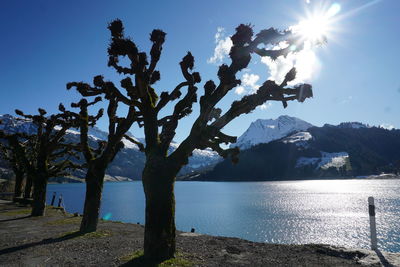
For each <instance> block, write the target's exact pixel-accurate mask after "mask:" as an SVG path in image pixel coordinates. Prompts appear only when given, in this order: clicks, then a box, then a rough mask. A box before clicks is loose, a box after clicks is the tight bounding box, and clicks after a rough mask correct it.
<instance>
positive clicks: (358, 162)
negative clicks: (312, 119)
mask: <svg viewBox="0 0 400 267" xmlns="http://www.w3.org/2000/svg"><path fill="white" fill-rule="evenodd" d="M381 172H384V173H399V172H400V130H396V129H392V130H387V129H383V128H381V127H370V126H366V125H363V124H361V123H343V124H339V125H337V126H334V125H324V126H323V127H310V128H309V129H307V130H306V131H305V130H303V131H298V132H295V133H290V134H289V135H287V136H285V137H283V138H280V139H278V140H274V141H271V142H269V143H264V144H259V145H257V146H253V147H250V148H249V149H245V150H243V151H242V152H241V153H240V155H239V162H238V163H236V164H234V165H233V164H232V162H231V161H230V160H229V159H225V160H223V161H221V162H220V163H218V164H217V165H216V166H215V167H214V168H213V170H211V171H209V172H207V173H205V174H203V175H201V176H199V177H195V179H197V180H211V181H266V180H282V179H285V180H286V179H310V178H324V177H356V176H365V175H377V174H379V173H381Z"/></svg>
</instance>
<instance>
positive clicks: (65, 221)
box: [46, 217, 82, 225]
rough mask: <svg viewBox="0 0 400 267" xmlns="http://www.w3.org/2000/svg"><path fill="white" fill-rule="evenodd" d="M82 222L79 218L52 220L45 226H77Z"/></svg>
mask: <svg viewBox="0 0 400 267" xmlns="http://www.w3.org/2000/svg"><path fill="white" fill-rule="evenodd" d="M81 220H82V218H81V217H67V218H64V219H59V220H54V221H50V222H47V223H46V224H47V225H66V224H77V223H80V221H81Z"/></svg>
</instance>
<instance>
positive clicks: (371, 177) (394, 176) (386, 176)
mask: <svg viewBox="0 0 400 267" xmlns="http://www.w3.org/2000/svg"><path fill="white" fill-rule="evenodd" d="M67 179H71V178H69V177H68V178H67ZM78 179H80V178H76V179H73V180H74V181H75V182H53V181H52V182H49V183H48V184H71V183H79V184H82V183H85V180H84V179H82V180H78ZM396 179H400V175H397V174H392V173H384V174H376V175H375V174H374V175H365V176H341V177H311V178H304V177H298V178H292V179H278V180H246V181H242V180H196V179H182V178H181V177H178V178H177V179H176V182H238V183H243V182H245V183H246V182H288V181H315V180H396ZM136 181H142V180H141V179H130V178H127V177H120V176H119V177H117V178H115V179H112V178H108V179H105V180H104V182H105V183H119V182H136Z"/></svg>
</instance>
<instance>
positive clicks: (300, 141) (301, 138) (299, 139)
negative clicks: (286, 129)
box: [282, 132, 312, 147]
mask: <svg viewBox="0 0 400 267" xmlns="http://www.w3.org/2000/svg"><path fill="white" fill-rule="evenodd" d="M311 139H312V135H311V134H310V133H309V132H298V133H295V134H292V135H290V136H288V137H286V138H284V139H283V140H282V142H283V143H285V144H287V143H294V144H296V146H301V147H307V146H308V144H307V141H308V140H311Z"/></svg>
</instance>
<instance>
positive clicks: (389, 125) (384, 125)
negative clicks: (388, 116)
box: [379, 123, 395, 130]
mask: <svg viewBox="0 0 400 267" xmlns="http://www.w3.org/2000/svg"><path fill="white" fill-rule="evenodd" d="M379 127H380V128H383V129H386V130H393V129H395V127H394V126H393V125H391V124H389V123H382V124H381V125H379Z"/></svg>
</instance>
